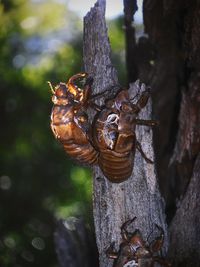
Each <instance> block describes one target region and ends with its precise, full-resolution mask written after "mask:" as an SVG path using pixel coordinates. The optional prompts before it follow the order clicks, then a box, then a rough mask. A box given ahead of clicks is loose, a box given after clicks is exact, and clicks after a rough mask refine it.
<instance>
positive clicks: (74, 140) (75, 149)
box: [51, 73, 98, 165]
mask: <svg viewBox="0 0 200 267" xmlns="http://www.w3.org/2000/svg"><path fill="white" fill-rule="evenodd" d="M84 77H86V74H85V73H80V74H76V75H74V76H72V77H71V78H70V79H69V81H68V83H67V84H64V83H60V84H59V85H58V86H56V87H55V89H52V90H53V97H52V101H53V103H54V106H53V108H52V112H51V129H52V131H53V134H54V136H55V138H56V139H58V140H59V141H60V142H61V143H62V145H63V147H64V150H65V151H66V152H67V154H68V155H69V156H71V157H72V158H73V159H75V160H77V161H79V162H80V163H83V164H89V165H90V164H94V163H96V161H97V158H98V152H97V151H96V150H95V148H94V147H93V145H92V142H91V141H90V138H89V130H90V124H89V121H88V117H87V113H86V108H85V106H86V103H87V100H88V99H87V96H88V90H89V86H88V84H86V86H85V88H86V91H84V89H80V88H79V87H77V86H76V85H75V84H74V82H75V80H76V79H80V78H84Z"/></svg>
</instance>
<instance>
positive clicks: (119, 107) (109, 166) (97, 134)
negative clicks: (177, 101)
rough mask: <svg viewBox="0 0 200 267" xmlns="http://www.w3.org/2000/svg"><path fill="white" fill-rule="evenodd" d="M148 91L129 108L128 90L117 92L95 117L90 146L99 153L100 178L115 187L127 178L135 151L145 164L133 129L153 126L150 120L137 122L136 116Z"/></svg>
mask: <svg viewBox="0 0 200 267" xmlns="http://www.w3.org/2000/svg"><path fill="white" fill-rule="evenodd" d="M149 96H150V93H149V90H146V91H144V92H143V93H142V94H141V96H140V98H139V100H138V101H137V103H136V104H133V103H132V101H131V99H130V97H129V92H128V90H125V89H124V90H121V91H120V92H119V93H118V94H117V95H116V97H115V98H114V99H112V100H109V101H108V102H107V103H106V105H105V107H104V108H102V110H101V111H100V112H99V113H98V114H97V116H96V119H95V121H94V126H93V140H94V144H95V146H96V147H97V149H98V150H99V160H98V162H99V166H100V168H101V170H102V171H103V173H104V175H105V176H106V177H107V178H108V179H109V180H110V181H111V182H115V183H119V182H122V181H124V180H126V179H127V178H129V177H130V175H131V173H132V170H133V164H134V156H135V150H136V149H138V150H139V151H140V153H141V155H142V156H143V157H144V158H145V160H146V161H147V162H149V163H152V161H151V160H149V159H148V158H147V157H146V156H145V154H144V152H143V151H142V148H141V145H140V143H139V142H138V141H137V139H136V135H135V128H136V125H137V124H138V125H147V126H154V125H155V124H156V122H155V121H153V120H139V119H137V117H138V114H139V112H140V111H141V109H142V108H143V107H145V106H146V104H147V101H148V99H149Z"/></svg>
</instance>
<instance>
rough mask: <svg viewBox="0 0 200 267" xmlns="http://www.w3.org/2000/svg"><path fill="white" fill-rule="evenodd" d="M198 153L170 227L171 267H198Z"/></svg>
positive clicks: (199, 238)
mask: <svg viewBox="0 0 200 267" xmlns="http://www.w3.org/2000/svg"><path fill="white" fill-rule="evenodd" d="M199 170H200V153H199V156H198V158H197V159H196V162H195V166H194V172H193V176H192V179H191V181H190V184H189V186H188V189H187V193H186V194H185V196H184V198H183V199H182V200H181V202H180V203H179V205H180V207H179V208H178V209H177V211H176V215H175V217H174V218H173V221H172V224H171V226H170V250H169V256H170V258H171V259H172V262H173V266H184V267H190V266H192V267H198V266H199V262H200V249H199V244H200V228H199V222H200V205H199V203H200V190H199V189H200V171H199Z"/></svg>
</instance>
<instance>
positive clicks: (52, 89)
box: [47, 81, 55, 95]
mask: <svg viewBox="0 0 200 267" xmlns="http://www.w3.org/2000/svg"><path fill="white" fill-rule="evenodd" d="M47 83H48V85H49V87H50V89H51V92H52V94H53V95H55V90H54V88H53V85H52V84H51V82H49V81H48V82H47Z"/></svg>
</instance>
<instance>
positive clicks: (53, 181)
mask: <svg viewBox="0 0 200 267" xmlns="http://www.w3.org/2000/svg"><path fill="white" fill-rule="evenodd" d="M61 3H62V2H61V1H56V0H54V1H53V0H51V1H45V0H32V1H31V0H0V50H1V60H0V91H1V99H0V110H1V125H2V127H1V131H0V140H1V141H0V142H1V145H0V148H1V149H0V218H1V219H0V266H3V267H20V266H23V267H24V266H34V267H35V266H37V267H40V266H48V267H53V266H57V263H56V255H55V248H54V245H53V231H54V228H55V218H60V217H67V216H69V215H78V214H82V215H83V216H85V217H86V218H89V219H87V220H88V222H90V220H91V217H92V215H91V210H92V207H91V206H92V204H91V199H92V192H91V191H92V186H91V183H92V181H91V175H90V171H89V170H88V169H86V168H83V167H80V166H78V165H76V163H75V162H72V161H71V160H70V159H69V158H68V157H67V156H66V154H65V153H64V151H63V150H62V148H61V146H60V145H59V144H58V143H57V142H56V141H55V139H54V137H53V135H52V133H51V130H50V126H49V122H50V112H51V107H52V103H51V93H50V89H49V87H48V85H47V83H46V81H48V80H50V81H52V82H53V84H56V83H58V82H59V81H65V80H67V79H68V78H69V77H70V76H71V75H73V74H74V73H77V72H79V71H80V70H82V43H81V42H82V33H81V19H80V18H78V17H77V15H75V14H73V13H72V12H70V11H69V10H68V9H67V7H66V6H65V5H64V4H61ZM120 21H121V20H120V19H119V21H118V22H117V24H115V23H114V22H111V23H110V24H109V32H110V38H111V41H112V45H113V49H114V50H115V52H114V54H113V59H114V65H115V66H116V68H118V69H119V72H121V71H122V69H123V68H124V67H122V66H123V65H122V61H121V59H120V58H119V56H117V55H118V54H119V52H120V55H121V56H122V57H123V53H124V52H123V45H122V43H121V42H122V39H123V36H122V35H123V33H122V27H121V24H120V23H122V21H121V22H120ZM122 73H124V71H122Z"/></svg>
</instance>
